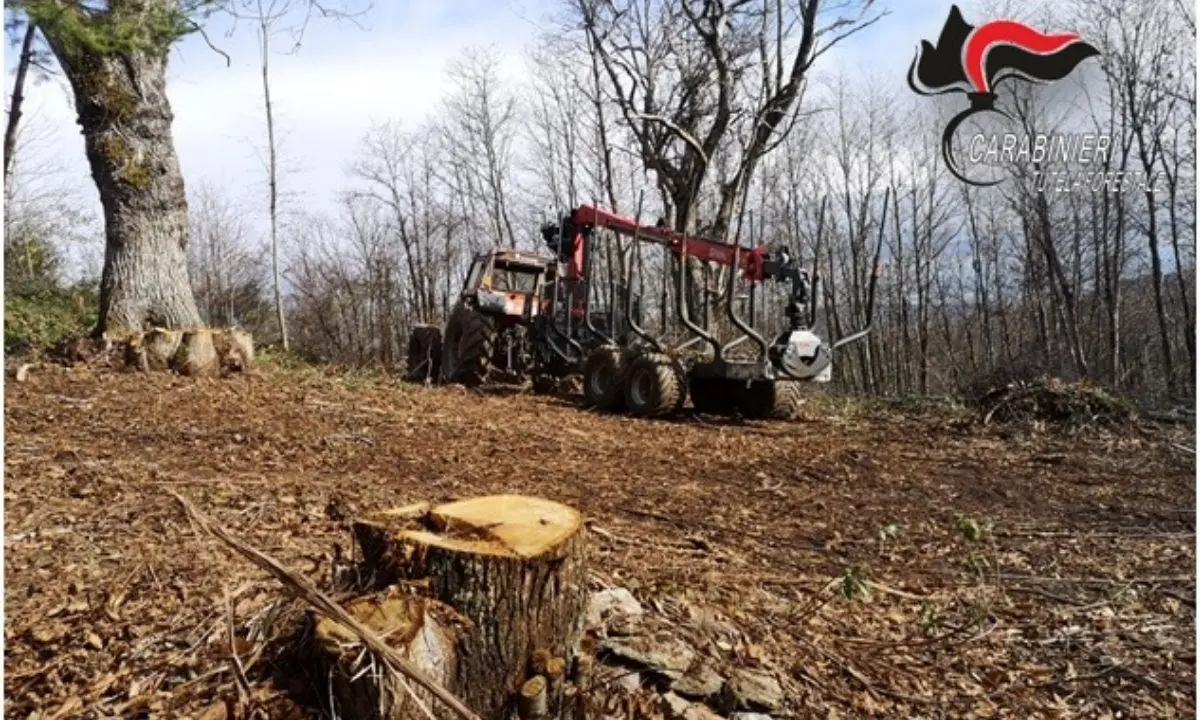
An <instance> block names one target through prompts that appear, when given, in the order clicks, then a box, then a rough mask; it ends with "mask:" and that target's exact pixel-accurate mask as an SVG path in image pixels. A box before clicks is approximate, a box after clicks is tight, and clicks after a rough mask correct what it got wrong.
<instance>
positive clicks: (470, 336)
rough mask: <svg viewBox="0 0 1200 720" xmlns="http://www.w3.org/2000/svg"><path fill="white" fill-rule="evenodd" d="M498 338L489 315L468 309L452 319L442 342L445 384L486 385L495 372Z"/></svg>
mask: <svg viewBox="0 0 1200 720" xmlns="http://www.w3.org/2000/svg"><path fill="white" fill-rule="evenodd" d="M495 338H496V328H495V325H493V324H492V319H491V318H489V317H488V316H486V315H481V314H480V313H478V312H475V311H474V310H468V309H462V310H460V311H458V312H456V313H455V314H454V315H453V316H451V318H450V322H449V323H448V324H447V325H446V337H445V340H444V341H443V343H442V382H446V383H461V384H463V385H465V386H466V387H478V386H480V385H482V384H483V383H484V382H485V381H486V380H487V378H488V375H489V374H490V373H491V369H492V350H493V348H494V347H495Z"/></svg>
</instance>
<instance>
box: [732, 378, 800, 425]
mask: <svg viewBox="0 0 1200 720" xmlns="http://www.w3.org/2000/svg"><path fill="white" fill-rule="evenodd" d="M803 384H804V383H803V382H801V381H799V380H775V381H774V382H772V381H770V380H759V381H755V382H752V383H750V387H745V386H741V387H738V389H737V406H738V410H739V411H741V413H742V415H743V416H744V417H745V418H746V419H747V420H790V419H792V418H794V417H796V415H797V414H798V413H799V411H800V405H801V404H803V402H804V393H803V391H802V388H801V386H802V385H803Z"/></svg>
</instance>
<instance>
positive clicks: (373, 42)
mask: <svg viewBox="0 0 1200 720" xmlns="http://www.w3.org/2000/svg"><path fill="white" fill-rule="evenodd" d="M467 5H471V3H467ZM411 7H412V11H411V12H409V13H408V15H407V16H406V17H402V18H401V17H396V16H395V14H396V12H397V6H390V4H389V5H383V7H382V8H381V9H380V12H379V13H377V17H375V18H368V19H367V21H366V22H367V24H368V25H374V28H370V27H368V29H367V30H366V31H364V30H359V29H357V28H354V27H351V26H348V25H342V26H339V27H336V28H334V29H328V28H325V29H322V30H310V31H309V33H308V36H307V37H306V42H305V46H304V47H302V48H300V49H299V51H298V52H297V53H295V54H283V53H279V54H276V55H273V56H272V57H271V76H272V77H271V93H272V100H273V104H274V106H275V111H276V124H277V132H278V133H279V134H280V135H281V152H282V155H283V161H282V162H283V165H284V168H285V173H286V174H285V176H284V178H283V182H284V183H285V188H284V189H285V190H286V191H287V193H288V195H289V196H291V197H292V198H293V202H294V204H296V205H298V206H300V207H302V208H303V209H304V210H306V211H314V210H320V209H330V208H332V204H333V202H334V201H335V199H336V195H337V192H338V190H339V188H340V187H341V186H342V184H343V182H344V173H343V171H344V168H345V166H346V164H347V163H348V162H349V161H350V160H351V158H352V157H353V154H354V152H355V148H356V145H357V142H358V140H359V138H360V137H361V136H362V134H363V133H364V132H365V131H366V130H367V128H368V127H369V126H370V125H371V123H372V122H375V121H381V120H385V119H399V120H401V121H402V122H403V123H404V124H405V125H409V124H412V125H416V124H418V123H419V122H420V121H421V120H422V119H423V118H424V117H426V116H427V115H428V114H429V113H431V112H432V111H434V110H435V108H436V106H437V103H438V102H439V100H440V99H441V98H442V97H443V95H444V92H445V70H446V68H447V65H448V63H449V62H450V61H451V60H452V59H453V58H454V57H456V56H458V55H459V54H460V53H461V52H462V51H463V50H464V49H465V48H466V47H467V46H470V45H492V46H494V47H495V48H496V50H497V51H498V53H499V54H500V56H501V58H502V66H503V70H504V72H505V74H508V75H516V76H520V75H523V74H524V72H525V70H524V65H523V51H524V49H525V47H526V46H527V44H528V43H529V42H530V41H531V40H532V38H533V33H534V28H533V26H532V24H531V23H530V22H528V21H527V20H524V19H522V17H521V15H522V14H523V11H522V10H520V9H518V8H515V7H512V6H505V5H502V4H501V3H495V4H493V5H486V6H485V5H480V6H478V7H476V8H470V10H471V12H469V13H468V12H464V10H463V8H460V7H456V8H454V11H453V15H454V17H447V13H448V12H450V11H449V10H445V9H444V8H443V9H442V12H441V13H440V14H439V13H438V12H435V9H436V8H437V7H438V6H437V4H436V3H414V4H412V5H411ZM210 35H211V36H212V39H213V42H214V43H216V44H217V45H219V46H223V47H224V48H225V49H227V50H229V52H230V55H231V56H232V58H233V63H232V67H226V63H225V60H224V59H223V58H221V57H220V56H219V55H217V54H216V53H214V52H213V51H211V50H209V49H208V48H207V46H206V45H205V44H204V42H203V41H202V39H201V38H199V37H192V38H189V39H187V40H185V41H184V43H183V45H182V47H181V48H180V49H179V50H178V51H177V52H175V53H174V54H173V55H172V58H171V66H170V69H169V74H168V78H169V80H168V95H169V96H170V98H171V103H172V110H173V112H174V116H175V120H174V125H173V131H174V136H175V144H176V148H177V150H178V153H179V157H180V163H181V165H182V168H183V173H184V179H185V182H186V183H190V184H195V183H197V182H199V181H206V182H210V183H213V184H216V185H217V186H219V187H220V188H221V189H222V190H223V191H224V192H225V193H227V194H228V195H229V196H230V197H231V198H235V199H241V200H242V201H243V202H247V201H249V202H254V203H256V204H257V205H258V206H260V207H261V206H263V205H264V204H265V203H262V202H260V201H259V198H262V193H263V187H264V169H263V163H262V160H261V159H260V156H261V148H263V147H264V146H265V140H266V129H265V124H264V120H263V97H262V85H261V82H262V80H261V75H260V69H259V67H258V64H257V63H258V53H257V48H256V46H255V43H254V35H253V31H252V29H251V28H249V27H242V28H238V32H237V34H236V35H235V36H233V37H232V38H227V37H222V36H221V33H220V31H219V30H218V32H215V33H210ZM276 43H277V45H278V47H279V49H280V50H285V49H287V47H288V45H289V42H288V39H287V38H286V37H281V38H280V39H279V40H277V41H276ZM10 77H11V76H10ZM10 82H11V80H10ZM27 98H28V100H27V102H28V105H27V108H28V116H29V117H30V118H31V121H35V122H38V123H45V124H46V125H47V126H48V129H47V132H49V133H51V134H52V136H53V139H52V140H51V141H50V142H41V143H38V144H37V146H36V147H31V148H30V149H29V152H30V153H31V154H32V155H37V154H43V153H49V154H51V155H53V156H54V157H53V159H54V160H55V161H56V165H57V166H59V167H60V168H61V174H62V179H63V182H65V183H66V184H68V185H69V186H72V187H77V188H78V190H79V192H80V193H81V196H82V197H85V198H88V199H89V200H90V202H91V203H93V204H94V205H95V210H96V211H97V214H98V210H99V207H98V205H99V197H98V195H97V193H96V190H95V188H94V186H93V184H92V180H91V177H90V173H89V171H88V166H87V161H86V158H85V156H84V148H83V137H82V135H81V134H80V131H79V126H78V125H77V124H76V122H75V110H74V106H73V101H72V99H71V96H70V91H69V88H68V86H67V85H66V83H65V81H64V80H62V79H61V78H59V79H56V80H53V81H51V82H46V83H42V84H39V85H37V86H34V87H30V88H29V89H28V93H27ZM45 159H47V158H45V157H42V158H38V159H37V160H38V161H39V162H38V164H39V165H40V164H42V162H41V161H44V160H45ZM30 160H31V161H33V158H30Z"/></svg>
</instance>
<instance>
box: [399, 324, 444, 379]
mask: <svg viewBox="0 0 1200 720" xmlns="http://www.w3.org/2000/svg"><path fill="white" fill-rule="evenodd" d="M441 371H442V331H441V330H440V329H439V328H436V327H434V326H432V325H418V326H417V327H415V328H413V329H412V332H411V333H409V335H408V357H407V358H405V373H404V379H405V380H408V381H409V382H425V381H426V380H428V379H430V378H433V379H437V378H438V377H439V376H440V374H441Z"/></svg>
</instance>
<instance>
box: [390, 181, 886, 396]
mask: <svg viewBox="0 0 1200 720" xmlns="http://www.w3.org/2000/svg"><path fill="white" fill-rule="evenodd" d="M597 230H608V231H611V233H613V234H615V235H621V236H626V237H629V238H631V242H632V247H631V253H630V258H632V260H631V261H630V262H629V263H628V267H627V274H626V275H625V277H623V278H622V279H621V280H623V282H620V283H617V282H614V281H613V279H612V278H610V279H609V281H608V283H607V286H608V288H607V289H608V297H607V303H606V305H607V309H606V310H600V311H595V310H594V309H593V304H594V303H593V301H594V299H595V296H597V295H598V294H601V293H602V291H603V289H604V288H603V286H604V285H605V283H602V282H596V281H594V276H595V275H596V274H597V273H596V270H595V267H594V266H595V265H596V262H594V256H595V255H596V254H597V252H596V251H597V249H598V248H597V246H598V243H600V242H605V241H606V240H604V239H601V237H600V236H599V235H598V234H597V233H596V231H597ZM542 237H543V240H544V241H545V242H546V244H547V246H548V247H549V249H550V250H552V251H553V252H554V256H553V257H546V256H542V255H539V254H534V253H523V252H519V251H514V250H495V251H492V252H488V253H483V254H480V255H478V256H477V257H476V258H475V260H474V262H473V264H472V266H471V271H470V272H469V273H468V276H467V279H466V282H465V284H464V286H463V291H462V294H461V297H460V300H459V302H458V304H457V305H456V306H455V309H454V311H453V312H452V313H451V317H450V320H449V322H448V323H447V325H446V329H445V333H444V336H443V333H442V332H441V331H440V330H438V329H437V328H435V327H430V326H423V327H418V328H416V329H414V331H413V334H412V336H411V337H410V341H409V360H408V367H409V372H408V378H409V379H410V380H414V381H421V380H432V379H437V380H438V381H440V382H459V383H462V384H464V385H467V386H477V385H479V384H481V383H483V382H485V381H486V380H489V379H493V378H495V377H496V376H497V375H499V376H508V377H510V378H514V379H516V378H527V377H528V376H530V375H532V376H533V381H534V388H535V390H542V391H544V390H546V389H548V388H549V387H550V386H551V385H552V382H553V380H554V379H557V378H562V377H565V376H567V375H571V374H576V373H580V374H582V376H583V391H584V397H585V399H586V402H587V404H588V405H590V406H592V407H594V408H596V409H598V410H601V411H607V412H621V411H628V412H630V413H631V414H633V415H636V416H641V417H654V416H663V415H670V414H675V413H678V412H679V411H680V410H682V409H683V406H684V403H685V401H686V399H687V397H688V396H690V397H691V399H692V404H693V406H694V407H695V409H696V411H698V412H702V413H711V414H720V415H733V414H737V415H741V416H742V417H745V418H748V419H765V418H785V417H790V416H791V415H793V414H794V412H795V410H796V408H797V405H798V404H799V402H800V400H801V386H802V385H803V384H805V383H808V382H822V383H823V382H828V381H829V380H830V377H831V372H832V358H833V351H834V350H836V349H837V348H839V347H841V346H843V345H846V344H848V343H851V342H854V341H857V340H860V339H862V338H863V337H865V336H866V335H867V333H868V332H869V331H870V319H869V314H868V322H867V325H866V327H864V328H863V329H862V330H859V331H858V332H855V333H852V334H850V335H848V336H846V337H843V338H841V339H840V340H838V341H837V342H835V343H833V344H832V345H830V344H826V343H825V342H823V341H822V340H821V338H820V337H819V336H817V335H816V333H814V332H813V331H812V329H811V327H812V325H813V324H814V323H815V320H816V310H817V306H816V298H817V293H816V292H815V290H814V288H813V287H812V286H813V285H815V283H816V280H815V278H814V276H815V272H814V274H813V275H812V276H810V274H809V272H808V271H807V270H804V269H802V268H800V267H799V266H798V265H797V264H796V262H795V260H794V259H793V258H791V257H790V254H789V253H788V252H787V251H786V250H784V251H781V252H779V253H778V254H772V253H769V252H768V251H767V249H766V248H765V247H763V246H758V247H755V248H753V249H751V248H746V247H742V246H741V245H728V244H725V243H720V242H716V241H712V240H707V239H704V238H697V237H691V236H688V235H684V234H682V233H677V232H674V231H671V230H668V229H666V228H663V227H661V224H660V225H656V226H648V225H642V224H640V223H639V222H638V221H636V220H631V219H628V218H624V217H621V216H619V215H616V214H613V213H609V212H606V211H604V210H601V209H599V208H596V207H594V206H590V205H584V206H581V207H578V208H576V209H575V210H573V211H571V212H570V213H568V214H567V215H565V216H563V217H562V219H561V220H560V221H559V222H558V223H557V224H547V225H545V226H544V227H543V228H542ZM606 237H608V236H607V234H606ZM607 242H612V240H611V237H609V239H608V240H607ZM643 242H645V243H649V244H653V245H658V246H661V247H663V248H665V249H666V250H668V251H669V252H671V253H672V254H673V255H675V256H676V258H678V259H679V260H680V267H681V268H682V267H683V266H684V264H685V263H684V262H683V260H684V259H685V258H696V259H697V260H700V261H704V262H713V263H717V264H720V265H726V266H729V267H730V269H731V278H730V280H729V282H728V283H727V290H726V292H725V293H724V296H725V297H724V298H723V302H721V303H720V305H721V306H722V307H723V308H724V310H725V312H726V314H727V317H728V320H729V323H730V325H731V326H732V327H733V328H736V330H737V332H738V333H739V334H738V335H737V337H734V338H733V339H732V340H730V341H728V342H721V341H720V340H719V339H718V338H717V337H716V335H715V334H714V333H712V332H710V328H709V327H708V326H709V322H708V318H707V317H705V318H704V319H703V320H702V321H701V322H700V323H698V322H696V321H695V320H693V319H692V318H690V317H689V313H688V303H687V298H688V288H687V281H688V274H689V273H688V272H687V271H686V269H683V270H681V271H680V272H676V273H674V276H675V278H674V280H675V303H674V307H673V308H672V309H671V311H672V312H673V313H674V314H675V316H676V317H677V318H678V320H679V321H680V323H681V324H682V325H683V327H684V328H686V330H687V332H688V334H689V335H690V337H689V339H688V340H686V341H685V342H682V343H679V344H676V345H675V346H674V347H668V346H667V345H666V344H665V343H664V342H663V341H662V340H660V339H659V338H656V337H654V336H652V335H651V334H649V333H648V332H647V331H646V330H645V329H644V328H643V327H642V317H641V315H642V313H641V302H640V298H637V297H634V293H633V288H634V285H635V283H634V282H633V274H634V272H635V270H636V271H637V272H640V271H641V265H642V262H641V252H640V248H641V243H643ZM629 249H630V248H627V250H629ZM739 272H740V277H741V278H742V279H743V280H745V281H747V282H748V283H749V286H750V287H749V293H748V295H747V296H745V299H747V300H748V301H749V306H750V315H751V316H752V317H753V316H754V314H755V313H754V307H755V296H756V293H755V290H756V289H758V287H759V286H760V285H762V284H763V283H764V282H765V281H767V280H771V281H775V282H782V283H787V284H788V286H789V288H788V301H787V304H786V308H785V315H786V318H787V323H788V328H787V329H786V330H785V331H783V332H782V333H781V334H780V335H778V336H777V337H776V338H775V339H774V340H772V341H768V340H767V339H766V338H765V337H763V335H761V334H760V333H759V332H757V331H756V330H755V329H754V328H753V327H752V326H751V324H749V323H747V322H746V321H745V320H744V319H743V318H741V317H739V316H738V314H737V311H736V309H735V308H736V303H735V302H734V297H735V286H736V285H737V283H736V282H735V279H736V277H738V276H739ZM498 278H502V280H499V281H498ZM618 288H624V294H625V297H624V299H623V300H624V302H619V301H618V300H617V298H616V295H617V294H618V293H619V292H620V291H619V290H618ZM806 306H807V307H806ZM619 308H623V313H618V309H619ZM568 309H569V311H568ZM806 310H807V312H806ZM666 311H667V310H666V309H665V308H664V309H662V312H664V313H665V312H666ZM618 315H623V317H619V316H618ZM705 315H706V316H707V313H705ZM746 341H750V342H752V343H753V345H754V346H756V347H757V349H758V353H757V357H756V358H755V359H753V360H745V359H733V358H732V357H731V351H732V350H733V349H734V348H735V347H736V346H738V345H740V344H742V343H744V342H746ZM701 342H703V343H705V344H707V345H708V346H709V347H710V348H711V353H707V354H702V355H700V356H699V357H697V356H696V355H694V354H693V355H691V356H690V357H689V355H688V354H686V353H684V352H683V351H684V350H686V349H687V348H689V347H691V346H693V345H696V344H698V343H701Z"/></svg>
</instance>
